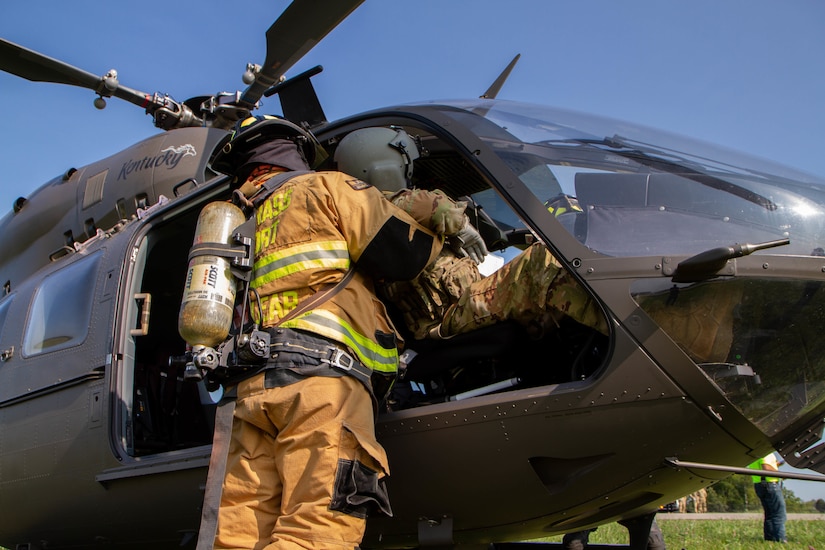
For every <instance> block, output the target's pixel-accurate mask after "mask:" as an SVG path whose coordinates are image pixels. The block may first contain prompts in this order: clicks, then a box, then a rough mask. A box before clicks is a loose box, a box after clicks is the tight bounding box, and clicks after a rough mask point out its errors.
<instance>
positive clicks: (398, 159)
mask: <svg viewBox="0 0 825 550" xmlns="http://www.w3.org/2000/svg"><path fill="white" fill-rule="evenodd" d="M418 156H419V153H418V149H417V147H416V145H415V141H414V140H413V139H412V138H411V137H410V136H409V135H408V134H407V133H406V132H404V131H403V130H401V129H395V128H364V129H361V130H356V131H354V132H351V133H350V134H348V135H347V136H346V137H344V138H343V139H342V140H341V143H340V144H339V145H338V148H337V150H336V151H335V161H336V162H337V164H338V169H339V170H341V171H342V172H346V173H348V174H353V175H355V176H357V177H359V178H360V179H362V180H364V181H366V182H368V183H370V184H372V185H374V186H375V187H377V188H378V189H380V190H381V191H383V192H384V193H385V194H386V196H387V197H388V198H389V200H390V201H392V202H393V203H394V204H396V205H398V206H400V207H401V208H402V209H403V210H405V211H406V212H409V213H410V215H412V216H413V217H414V218H415V219H416V220H417V221H418V222H419V223H421V224H422V225H424V226H426V227H429V228H430V229H432V230H433V231H434V232H436V233H437V234H439V235H442V236H445V237H451V236H456V237H458V239H456V240H457V241H458V242H459V243H460V245H459V246H458V247H453V248H450V247H446V246H445V247H444V248H443V249H442V251H441V254H440V255H439V257H438V259H437V260H436V261H435V262H433V263H431V264H430V265H428V266H427V268H426V269H425V270H424V271H423V272H422V273H421V275H419V276H418V277H417V278H416V279H414V280H412V281H396V282H393V283H390V284H387V285H384V287H383V289H384V291H385V294H386V295H387V297H388V299H389V300H390V301H391V302H392V303H393V304H394V305H396V306H397V307H398V308H399V309H400V310H401V312H402V313H403V316H404V322H405V324H406V325H407V328H408V329H409V330H410V331H411V332H412V334H413V335H414V336H415V338H417V339H421V338H427V337H429V338H449V337H452V336H454V335H456V334H461V333H465V332H469V331H472V330H475V329H478V328H482V327H485V326H489V325H492V324H495V323H498V322H500V321H504V320H514V321H517V322H519V323H520V324H522V325H524V326H526V327H528V328H529V329H531V330H535V331H538V332H539V333H543V332H544V331H545V330H547V329H550V328H553V327H555V326H556V324H557V323H558V321H559V320H560V319H561V318H562V317H565V316H567V317H570V318H572V319H574V320H576V321H578V322H579V323H581V324H583V325H586V326H588V327H591V328H594V329H596V330H598V331H599V332H601V333H603V334H607V324H606V321H605V318H604V315H602V313H601V312H600V311H599V308H598V307H597V306H596V304H595V303H594V302H593V299H592V298H591V296H590V295H589V294H588V293H587V292H586V291H585V290H584V289H583V288H582V287H581V286H580V285H579V284H578V283H577V282H576V281H575V280H574V279H573V278H572V277H570V275H569V273H568V272H567V271H566V270H565V269H564V268H563V267H562V266H561V264H560V263H559V262H558V261H557V260H556V259H555V258H554V257H553V255H552V254H550V252H549V251H548V250H547V248H546V247H545V246H544V245H542V244H540V243H537V244H534V245H532V246H530V247H529V248H527V249H526V250H525V251H524V252H522V253H521V254H519V255H518V256H517V257H516V258H514V259H513V260H511V261H510V262H508V263H507V264H505V265H504V266H503V267H501V268H500V269H499V270H498V271H496V272H495V273H493V274H492V275H490V276H488V277H483V276H482V275H481V273H480V272H479V270H478V266H477V265H476V264H478V263H480V262H482V261H483V259H484V256H485V255H486V254H487V249H486V247H485V245H484V241H483V240H482V238H481V237H480V236H479V234H478V232H477V231H476V230H475V229H474V228H473V227H472V225H471V224H470V223H469V220H468V219H467V216H466V214H465V213H464V210H465V208H466V203H464V202H461V201H453V200H452V199H450V198H449V197H447V196H446V195H445V194H444V193H443V192H441V191H438V190H436V191H426V190H423V189H414V188H410V185H411V177H412V170H413V162H414V161H415V159H416V158H418ZM454 248H457V249H458V252H456V250H454Z"/></svg>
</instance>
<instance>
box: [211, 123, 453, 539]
mask: <svg viewBox="0 0 825 550" xmlns="http://www.w3.org/2000/svg"><path fill="white" fill-rule="evenodd" d="M321 154H323V153H322V149H321V148H320V145H319V144H318V142H317V141H316V140H315V138H314V136H312V135H311V134H310V133H309V132H307V131H305V130H304V129H302V128H300V127H299V126H297V125H294V124H292V123H290V122H288V121H286V120H284V119H281V118H278V117H272V116H257V117H250V118H247V119H245V120H242V121H240V122H239V123H238V124H237V125H236V129H235V132H234V134H233V135H232V137H231V139H229V141H228V142H227V143H226V144H225V146H224V147H223V148H222V149H221V150H220V151H219V153H218V154H217V155H216V157H215V159H214V161H213V164H212V166H213V168H214V169H215V170H216V171H219V172H223V173H226V174H230V175H233V176H234V180H233V181H234V186H235V187H237V189H238V190H239V193H236V195H239V196H241V195H242V197H241V202H244V203H245V204H246V205H247V206H249V205H252V206H253V207H254V215H255V217H256V224H255V225H256V239H255V255H254V268H253V271H252V275H251V281H250V286H251V288H252V290H253V291H254V293H256V294H257V295H258V296H259V300H258V301H259V304H260V307H259V308H257V309H256V308H253V311H256V310H259V311H260V314H259V315H258V316H259V317H260V318H258V319H256V320H257V321H258V322H259V323H260V324H261V326H262V327H263V329H264V330H267V331H268V332H269V334H270V338H271V357H270V359H269V360H268V362H267V363H266V365H265V368H264V369H263V370H262V371H260V369H253V370H251V371H250V372H256V374H254V375H252V376H249V377H247V378H244V379H241V380H240V381H237V382H236V385H235V386H234V387H235V389H236V391H237V400H236V405H235V410H234V418H233V420H232V427H231V430H232V432H231V439H230V443H229V452H228V457H227V463H226V474H225V477H224V480H223V487H222V493H221V500H220V509H219V511H218V514H217V516H218V521H217V535H216V537H215V543H214V548H254V549H258V550H259V549H263V548H267V549H272V548H279V549H284V548H296V549H297V548H301V549H304V550H306V549H343V548H347V549H352V548H354V547H357V546H358V545H359V544H360V542H361V539H362V537H363V534H364V529H365V524H366V517H367V516H368V515H369V514H371V513H383V514H387V515H391V509H390V504H389V501H388V496H387V493H386V490H385V488H384V483H383V482H384V478H385V477H386V476H387V475H388V474H389V468H388V465H387V457H386V454H385V452H384V450H383V449H382V447H381V446H380V445H379V444H378V442H377V441H376V439H375V431H374V420H375V419H374V414H375V412H374V411H375V409H376V407H375V404H376V403H377V402H379V401H380V400H381V399H382V397H383V394H384V393H385V392H386V391H387V389H388V388H389V385H390V382H391V381H392V380H393V379H394V377H395V375H396V371H397V368H398V352H399V346H400V340H399V338H400V337H399V336H398V334H397V333H396V330H395V329H394V327H393V325H392V323H391V321H390V320H389V317H388V316H387V314H386V311H385V309H384V307H383V305H382V304H381V302H380V301H379V300H378V299H377V298H376V296H375V292H374V281H375V280H394V279H404V278H412V277H414V276H415V275H417V274H418V272H419V271H420V270H421V269H422V268H423V267H424V266H426V265H427V264H428V263H430V262H431V261H432V260H433V259H435V257H436V255H437V254H438V252H439V249H440V244H439V241H438V239H436V238H434V235H433V234H432V233H431V232H429V231H428V230H426V229H425V228H423V227H421V226H419V225H418V224H417V223H416V222H415V221H414V220H413V219H412V218H410V217H409V216H407V215H406V214H405V213H404V212H403V211H401V210H400V209H398V208H397V207H395V206H393V205H392V204H390V203H389V202H388V201H386V200H385V199H384V198H383V195H382V194H381V193H380V192H379V191H378V190H376V189H375V188H373V187H371V186H369V185H367V184H366V183H364V182H363V181H360V180H358V179H356V178H354V177H350V176H347V175H345V174H342V173H339V172H314V171H310V168H309V167H310V166H314V165H317V163H318V161H319V160H321V159H320V157H319V155H321ZM273 182H277V183H273ZM390 259H391V261H388V260H390ZM307 304H312V305H311V306H308V305H307ZM296 312H300V313H298V314H295V313H296ZM233 383H234V382H233Z"/></svg>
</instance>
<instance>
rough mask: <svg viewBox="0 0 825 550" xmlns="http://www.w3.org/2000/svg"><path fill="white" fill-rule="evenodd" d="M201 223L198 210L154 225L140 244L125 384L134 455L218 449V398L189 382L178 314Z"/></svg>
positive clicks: (126, 441) (125, 429) (129, 305)
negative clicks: (215, 424)
mask: <svg viewBox="0 0 825 550" xmlns="http://www.w3.org/2000/svg"><path fill="white" fill-rule="evenodd" d="M196 222H197V210H196V209H193V210H190V211H189V212H187V213H183V214H181V215H179V216H177V217H174V218H173V219H172V220H171V221H165V222H163V223H161V224H157V225H155V226H152V227H151V228H150V229H149V230H148V231H147V232H144V233H143V235H142V236H141V237H139V240H138V242H137V243H136V245H135V248H134V250H135V253H134V256H133V257H134V264H133V270H132V274H131V278H130V279H131V283H130V284H129V286H128V289H129V290H128V291H127V294H126V295H125V297H124V300H126V304H125V305H126V322H125V326H126V327H127V330H126V331H124V335H123V338H124V345H123V348H124V354H123V356H124V361H123V368H122V369H121V375H120V377H119V389H118V391H119V393H120V394H121V397H122V402H123V405H122V407H121V411H120V420H119V425H120V439H121V442H122V445H123V447H124V448H125V449H126V451H127V453H128V454H129V455H131V456H146V455H153V454H157V453H164V452H169V451H174V450H180V449H187V448H192V447H197V446H201V445H208V444H211V442H212V430H213V420H214V410H215V406H216V405H215V403H216V400H217V399H216V398H215V397H213V396H211V395H210V394H209V393H208V392H207V391H206V389H205V386H204V384H203V383H202V382H200V383H197V382H193V381H189V380H184V377H183V369H184V366H183V365H182V364H180V363H179V362H177V361H176V360H175V358H176V357H179V356H182V355H183V353H184V351H185V349H186V343H185V342H184V341H183V339H182V338H181V337H180V335H179V334H178V327H177V321H178V311H179V308H180V303H181V297H182V295H183V285H184V280H185V276H186V267H187V258H188V253H189V248H190V246H191V243H192V237H193V235H194V231H195V225H196Z"/></svg>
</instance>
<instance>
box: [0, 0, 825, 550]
mask: <svg viewBox="0 0 825 550" xmlns="http://www.w3.org/2000/svg"><path fill="white" fill-rule="evenodd" d="M326 3H327V4H330V5H332V4H336V3H335V2H334V1H333V0H327V2H326ZM359 3H360V2H358V1H355V2H339V3H337V4H336V5H337V7H336V10H338V11H337V12H336V13H337V15H332V16H330V19H329V20H327V21H323V22H320V23H319V22H318V21H317V18H315V19H312V18H311V17H309V15H308V14H309V12H313V13H315V11H314V10H313V9H310V8H308V7H307V3H306V2H303V1H301V0H296V1H295V2H293V4H292V5H291V6H290V7H289V8H288V9H287V11H286V12H285V13H284V15H283V16H282V17H281V18H280V19H279V21H277V22H276V23H275V25H273V29H276V26H278V25H288V27H284V28H289V29H292V30H291V32H292V35H290V36H289V38H290V40H286V39H284V40H281V41H280V42H278V43H276V44H274V45H273V42H270V45H269V46H268V53H267V61H266V63H265V64H264V66H263V68H260V67H259V68H256V69H255V75H256V78H255V81H254V82H253V84H252V85H250V88H249V89H248V90H247V91H246V92H244V93H243V94H234V95H231V94H227V95H226V96H221V97H214V98H207V99H204V98H199V99H198V100H197V101H190V102H187V103H185V104H177V103H175V102H174V101H172V100H171V99H169V98H167V97H162V98H160V97H157V96H155V97H154V98H152V97H150V96H146V95H145V94H141V93H139V92H136V91H134V90H130V89H127V88H123V87H122V86H120V85H119V84H118V83H117V82H116V81H114V82H112V77H111V75H107V76H108V80H107V77H103V78H98V77H92V76H91V75H89V74H88V73H83V72H82V71H80V70H79V69H74V68H72V67H69V66H66V65H64V64H62V63H60V62H57V61H54V60H52V59H50V58H45V56H40V57H38V55H39V54H32V53H31V52H29V51H28V50H24V49H23V48H21V47H20V46H16V45H13V44H11V43H8V42H5V41H0V46H1V47H2V52H3V54H4V55H3V58H4V61H2V62H0V63H2V65H1V66H0V68H2V69H3V70H5V71H8V72H12V73H14V74H17V75H18V76H23V77H24V78H29V79H31V80H46V81H51V82H62V83H68V84H75V85H81V86H85V87H89V88H92V89H94V90H95V91H96V92H97V93H98V94H100V95H101V96H111V95H114V96H116V97H120V98H123V99H127V100H129V101H133V102H135V103H138V102H140V101H143V102H148V103H149V105H150V106H149V107H148V108H147V111H148V112H149V113H150V114H152V115H153V118H154V119H155V123H156V125H158V126H159V127H161V128H164V129H166V130H168V131H166V132H163V133H160V134H157V135H154V136H152V137H150V138H148V139H146V140H144V141H142V142H140V143H138V144H136V145H134V146H133V147H130V148H128V149H126V150H124V151H122V152H120V153H118V154H116V155H114V156H111V157H109V158H106V159H103V160H101V161H99V162H95V163H93V164H90V165H88V166H84V167H80V168H78V169H72V170H70V171H68V172H66V173H65V174H64V175H62V176H60V177H57V178H55V179H54V180H52V181H50V182H48V183H46V184H45V185H43V186H42V187H41V188H39V189H38V190H36V191H35V192H34V193H32V194H31V195H29V196H28V197H27V198H20V199H18V200H17V201H16V202H15V204H14V206H13V209H12V211H11V212H9V213H8V214H7V215H6V216H5V217H4V218H3V219H2V220H0V232H2V234H3V239H2V242H0V282H2V283H3V284H4V289H5V291H4V294H3V296H2V298H0V381H2V383H0V427H1V428H0V487H2V490H0V512H2V513H0V545H3V546H5V547H7V548H20V549H26V548H28V549H35V548H77V547H91V546H95V547H97V546H100V547H108V546H112V547H114V546H117V547H118V548H145V547H147V546H151V547H153V548H173V547H179V546H184V547H186V546H189V547H194V544H195V541H196V540H197V535H198V528H199V524H200V509H201V504H202V501H203V496H204V484H205V481H206V474H207V467H208V464H209V459H210V450H211V443H212V436H213V429H214V415H215V408H216V403H217V401H218V399H219V396H220V391H210V389H213V388H211V387H207V385H206V384H205V383H203V382H202V381H200V382H199V381H195V380H190V379H187V378H185V377H184V376H183V369H184V366H183V365H182V364H181V363H180V362H179V361H176V360H175V358H177V357H180V356H182V355H183V354H184V352H185V351H186V342H185V341H184V340H183V339H182V338H181V337H180V335H179V334H178V327H177V323H178V311H179V308H180V305H181V299H182V295H183V286H184V282H185V281H184V279H185V275H186V270H187V260H188V253H189V249H190V246H191V244H192V238H193V235H194V232H195V226H196V222H197V218H198V214H199V213H200V211H201V210H202V209H203V207H204V206H205V205H207V204H209V203H210V202H214V201H224V200H226V199H227V198H228V197H229V195H230V178H229V177H228V176H226V175H224V174H219V173H217V172H215V171H214V170H212V168H211V164H210V161H211V158H212V156H213V154H214V153H215V152H216V149H217V148H218V146H219V144H220V143H221V142H222V140H223V139H224V138H225V136H226V135H227V128H229V127H230V126H231V123H232V122H234V120H237V119H238V118H239V117H241V116H243V115H244V114H247V113H249V112H250V111H251V110H252V109H254V107H255V104H256V102H257V99H258V98H260V97H261V95H262V94H264V93H266V94H268V95H272V94H277V95H278V96H279V98H280V99H281V103H282V108H283V115H284V116H285V117H286V118H288V119H290V120H292V121H293V122H295V123H298V124H303V125H304V126H307V127H311V128H312V129H313V131H314V133H315V134H316V135H317V137H318V139H319V141H320V142H321V144H322V145H323V146H324V147H325V148H326V149H327V151H328V153H330V157H329V159H328V160H327V161H326V164H325V165H324V166H322V167H321V168H319V169H322V170H323V169H331V170H334V169H335V165H334V163H333V162H332V158H333V153H334V151H335V148H336V146H337V144H338V143H339V142H340V140H341V138H342V137H343V136H345V135H346V134H347V133H349V132H352V131H353V130H356V129H359V128H364V127H370V126H395V127H400V128H403V129H404V130H406V132H407V133H409V134H410V135H412V136H416V139H417V140H418V143H419V145H420V148H421V151H422V155H421V158H419V159H418V160H417V161H416V164H415V171H414V175H413V178H414V182H413V183H414V184H415V185H416V186H417V187H421V188H427V189H441V190H443V191H444V192H446V193H447V194H448V195H450V196H451V197H453V198H456V199H461V200H465V201H467V203H468V215H470V217H471V219H472V220H473V222H474V224H475V225H476V227H477V229H478V230H479V232H480V233H481V235H482V236H483V237H484V239H485V241H486V244H487V247H488V249H489V250H490V256H489V257H488V259H487V260H488V261H487V262H485V264H483V266H484V269H485V270H487V271H488V272H493V271H495V269H497V268H499V267H500V266H501V265H503V264H505V263H506V262H508V261H510V260H512V259H513V258H514V257H515V256H517V255H518V254H519V253H521V252H522V251H523V250H524V249H525V248H527V247H528V246H530V245H531V244H533V243H536V242H540V243H543V244H544V245H546V246H547V247H548V248H549V249H550V251H551V252H552V253H553V254H554V255H555V256H556V257H557V258H558V259H559V261H560V262H561V263H562V264H563V266H564V269H566V270H568V271H569V272H570V274H571V275H572V276H573V277H574V278H575V280H577V281H578V283H579V284H580V285H582V286H583V287H584V288H586V289H587V291H588V292H589V293H590V294H591V295H592V296H593V298H594V299H595V301H596V303H598V305H599V310H600V311H601V315H603V316H604V320H605V321H606V324H607V325H608V326H609V330H608V334H606V335H605V334H602V333H600V332H596V331H594V330H592V329H589V328H587V327H584V326H582V325H579V324H577V323H575V322H574V321H572V320H569V319H563V320H562V321H560V322H559V323H558V325H557V326H556V327H555V328H554V329H553V330H543V331H537V330H536V327H531V326H529V323H528V326H525V325H523V324H517V323H514V322H511V321H505V322H501V323H498V324H495V325H493V326H490V327H487V328H483V329H479V330H478V331H473V332H468V333H466V334H462V335H459V336H456V337H454V338H452V339H449V340H428V341H416V340H414V339H412V338H411V337H409V335H407V342H406V345H407V348H408V349H411V350H413V351H415V352H416V354H417V355H415V357H414V359H411V360H410V361H409V363H408V365H407V367H406V369H405V371H404V372H403V377H402V378H401V379H400V380H399V381H398V382H397V384H396V389H395V391H394V393H393V394H392V397H391V399H390V400H389V402H388V404H387V405H386V406H385V407H384V408H383V409H382V411H381V412H380V413H379V416H378V418H377V433H378V437H379V440H380V442H381V443H382V444H383V445H384V447H385V448H386V450H387V452H388V454H389V458H390V463H391V470H392V475H391V477H390V480H389V491H390V495H391V499H392V504H393V512H394V516H393V517H392V518H377V517H376V518H371V519H370V520H369V521H368V528H367V535H366V537H365V540H364V543H363V546H364V547H365V548H410V547H417V546H449V545H456V546H460V545H479V544H485V545H486V544H491V543H501V542H507V541H521V540H527V539H533V538H537V537H542V536H547V535H553V534H560V533H566V532H570V531H577V530H581V529H584V528H589V527H593V526H597V525H601V524H604V523H608V522H614V521H622V522H624V523H626V524H628V525H630V526H631V546H632V547H634V548H642V547H644V546H643V545H642V543H640V542H639V540H640V538H639V535H638V533H646V529H647V528H648V527H649V525H650V519H651V518H652V517H653V514H654V513H655V512H656V511H657V510H658V509H659V507H660V506H662V505H664V504H666V503H668V502H671V501H673V500H675V499H677V498H679V497H681V496H683V495H685V494H688V493H691V492H693V491H696V490H698V489H700V488H703V487H708V486H709V485H711V484H713V483H714V482H715V481H718V480H719V479H722V478H724V477H725V476H727V475H730V474H731V473H742V472H741V470H742V468H744V467H746V466H747V465H748V464H749V463H751V462H753V461H754V460H755V459H757V458H759V457H761V456H763V455H764V454H766V453H767V452H768V451H769V450H770V449H772V448H776V449H778V450H780V452H781V453H782V454H783V455H784V456H785V458H786V460H787V461H788V462H789V463H791V464H793V465H795V466H797V467H800V468H810V469H813V470H817V471H821V470H823V462H822V459H821V458H817V457H818V455H819V450H820V449H821V447H815V446H814V445H815V444H816V442H817V441H818V440H819V438H820V436H821V434H822V421H823V416H824V415H825V342H823V341H822V339H821V337H820V334H821V331H822V329H823V328H825V291H823V289H822V288H821V287H822V285H823V281H825V258H823V256H825V252H823V242H825V182H822V181H816V180H814V179H812V178H810V177H808V176H804V175H800V174H796V173H793V172H791V171H789V170H787V169H784V168H779V167H773V166H768V165H767V164H760V163H757V162H756V161H754V160H753V159H749V158H747V157H744V156H742V157H733V156H729V154H728V153H725V154H724V155H723V154H722V153H719V152H716V151H714V150H713V149H712V148H709V149H708V148H704V149H703V147H704V146H703V145H702V144H696V143H692V142H689V141H688V140H684V141H679V140H676V139H674V138H673V136H671V135H667V136H664V135H662V134H658V133H656V132H654V131H652V130H648V129H644V128H640V127H634V126H632V125H628V124H624V123H623V124H622V125H621V126H618V125H617V123H616V122H615V121H611V120H604V119H599V118H596V117H590V116H585V115H577V114H574V113H570V112H567V111H560V110H554V109H550V108H546V107H539V106H535V105H526V104H519V103H513V102H507V101H500V100H496V99H494V98H495V95H496V93H497V91H498V88H500V86H501V82H497V83H496V84H495V85H494V86H493V87H492V88H491V90H490V91H488V93H487V94H485V96H482V98H481V99H476V100H467V101H454V102H439V103H421V104H416V105H402V106H395V107H391V108H386V109H377V110H374V111H370V112H367V113H362V114H359V115H355V116H352V117H349V118H346V119H344V120H340V121H335V122H327V121H326V119H325V117H324V116H323V112H322V110H321V109H320V105H319V103H318V101H317V99H316V97H315V94H314V92H313V91H312V88H311V84H310V77H311V76H312V75H313V74H315V73H317V71H310V72H309V73H305V74H303V75H299V76H298V77H294V78H293V79H290V80H287V81H284V82H279V80H278V77H279V76H280V75H281V74H283V71H286V70H288V69H289V68H290V67H291V66H292V64H293V63H294V62H295V60H296V59H298V58H300V55H302V54H303V53H305V52H306V50H307V49H308V46H307V44H309V43H310V42H314V41H317V39H320V37H322V36H323V35H324V34H325V33H326V32H328V31H329V30H330V29H331V28H333V27H334V26H335V24H337V22H338V21H340V20H341V19H343V18H344V17H346V15H347V14H348V13H349V12H350V11H351V10H352V9H355V7H357V5H358V4H359ZM342 6H343V7H342ZM319 11H321V12H323V11H326V10H319ZM332 11H335V10H332ZM310 20H312V21H313V23H312V24H310V23H307V21H310ZM312 25H315V26H314V27H312ZM310 27H311V29H309V28H310ZM296 29H297V30H296ZM302 29H309V30H306V33H307V36H306V37H304V36H303V35H302V34H301V33H302V32H304V31H303V30H302ZM270 34H272V35H273V36H279V37H283V36H284V33H283V32H273V31H272V29H270V33H268V36H269V35H270ZM292 39H294V40H292ZM24 51H25V52H28V53H26V54H25V55H22V54H21V52H24ZM32 60H35V61H36V62H35V61H32ZM32 64H34V65H36V67H32V66H31V65H32ZM511 68H512V67H509V68H508V71H509V69H511ZM107 82H108V84H107ZM619 127H620V128H621V131H619V130H618V128H619ZM560 196H564V197H567V198H570V197H575V199H576V201H577V204H578V207H577V208H571V209H568V210H565V211H554V212H552V213H551V212H550V211H548V207H547V205H548V204H552V201H553V199H556V198H558V197H560ZM497 290H501V292H506V290H507V289H497ZM398 326H399V327H401V326H403V323H401V322H399V323H398ZM170 358H171V359H172V360H171V361H170ZM810 477H811V478H812V479H813V478H817V477H818V476H810ZM634 521H637V522H638V523H639V524H640V525H641V526H642V527H641V528H639V529H636V530H635V531H634V528H633V527H632V526H633V525H634ZM634 533H635V536H634Z"/></svg>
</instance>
